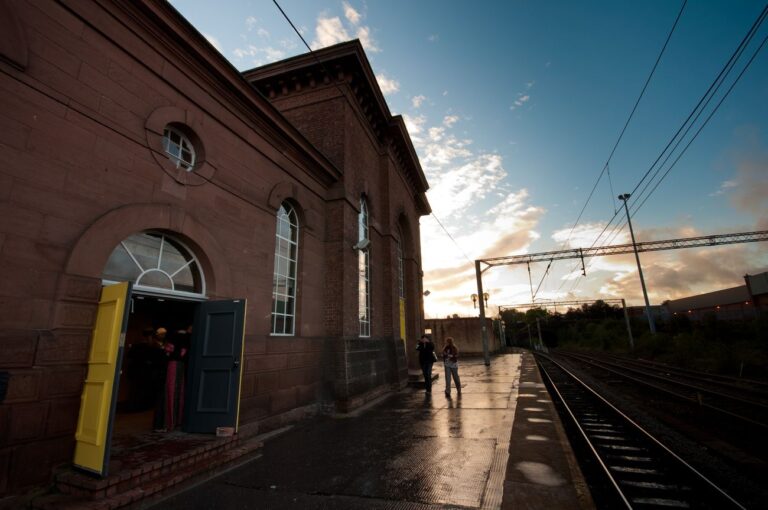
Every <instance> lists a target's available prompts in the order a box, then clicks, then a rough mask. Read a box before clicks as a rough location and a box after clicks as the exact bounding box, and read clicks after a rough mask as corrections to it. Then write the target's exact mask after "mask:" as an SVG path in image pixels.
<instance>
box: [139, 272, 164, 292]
mask: <svg viewBox="0 0 768 510" xmlns="http://www.w3.org/2000/svg"><path fill="white" fill-rule="evenodd" d="M136 284H137V285H143V286H144V287H156V288H158V289H169V290H171V289H173V284H172V283H171V279H170V277H169V276H168V275H167V274H165V273H163V272H161V271H157V270H155V271H149V272H147V273H144V275H143V276H141V278H139V280H138V281H137V282H136Z"/></svg>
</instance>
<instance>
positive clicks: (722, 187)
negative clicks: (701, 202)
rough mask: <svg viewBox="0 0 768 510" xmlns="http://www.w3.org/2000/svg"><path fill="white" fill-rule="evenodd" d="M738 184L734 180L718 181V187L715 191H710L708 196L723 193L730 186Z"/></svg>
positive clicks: (733, 186)
mask: <svg viewBox="0 0 768 510" xmlns="http://www.w3.org/2000/svg"><path fill="white" fill-rule="evenodd" d="M738 184H739V183H738V182H736V181H723V182H722V183H720V187H719V188H718V189H717V191H715V192H714V193H710V194H709V196H710V197H716V196H719V195H723V194H725V193H726V191H728V190H729V189H730V188H735V187H736V186H738Z"/></svg>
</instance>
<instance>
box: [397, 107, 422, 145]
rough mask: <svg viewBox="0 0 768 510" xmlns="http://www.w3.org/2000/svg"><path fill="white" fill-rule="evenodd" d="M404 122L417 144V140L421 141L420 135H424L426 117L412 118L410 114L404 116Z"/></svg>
mask: <svg viewBox="0 0 768 510" xmlns="http://www.w3.org/2000/svg"><path fill="white" fill-rule="evenodd" d="M403 121H404V122H405V127H406V128H408V134H409V135H411V140H412V141H414V143H416V142H415V141H416V140H420V138H419V135H420V134H421V133H422V131H423V126H424V123H425V122H426V121H427V119H426V117H424V116H423V115H419V116H417V117H411V116H410V115H408V114H403Z"/></svg>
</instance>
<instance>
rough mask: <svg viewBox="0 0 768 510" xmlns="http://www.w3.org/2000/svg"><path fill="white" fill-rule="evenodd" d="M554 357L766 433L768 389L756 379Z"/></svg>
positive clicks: (584, 357)
mask: <svg viewBox="0 0 768 510" xmlns="http://www.w3.org/2000/svg"><path fill="white" fill-rule="evenodd" d="M556 356H558V357H564V358H567V359H572V360H576V361H578V362H580V363H586V364H588V365H590V366H592V367H596V368H599V369H601V370H604V371H606V372H609V373H610V374H612V375H614V376H617V377H620V378H622V379H625V380H628V381H632V382H633V383H636V384H640V385H643V386H645V387H648V388H652V389H654V390H656V391H660V392H662V393H665V394H667V395H670V396H672V397H674V398H677V399H680V400H684V401H687V402H689V403H692V404H695V405H697V406H699V407H701V408H706V409H707V410H709V411H712V412H715V413H719V414H721V415H724V416H726V417H727V418H728V419H736V420H739V421H740V422H742V423H743V424H744V425H747V426H749V427H751V428H754V429H757V430H762V431H763V432H768V392H767V391H766V390H765V388H763V387H762V384H761V383H759V382H751V383H752V384H748V383H744V382H740V381H734V380H733V379H731V378H728V379H723V378H717V377H713V376H711V375H709V374H701V373H695V372H692V371H683V370H678V369H674V368H672V367H667V366H663V367H659V366H658V364H652V365H649V364H647V363H643V362H636V361H633V360H629V359H621V358H617V357H610V356H604V355H600V356H595V355H591V354H590V355H586V354H582V353H574V352H567V351H565V352H561V351H558V352H557V355H556Z"/></svg>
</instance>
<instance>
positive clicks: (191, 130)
mask: <svg viewBox="0 0 768 510" xmlns="http://www.w3.org/2000/svg"><path fill="white" fill-rule="evenodd" d="M200 120H201V119H200V118H199V115H198V116H196V115H193V114H192V113H191V112H189V111H187V110H184V109H181V108H178V107H175V106H162V107H160V108H157V109H155V110H154V111H153V112H152V113H151V114H150V115H149V117H147V120H146V122H145V124H144V134H145V136H146V140H147V148H148V149H149V151H150V153H151V154H152V157H153V159H154V160H155V162H156V163H157V164H158V166H159V167H160V169H161V170H162V171H163V172H164V173H165V174H166V175H167V176H168V177H169V178H171V179H173V181H175V182H176V183H178V184H181V185H183V186H202V185H203V184H206V183H207V182H208V181H210V180H211V179H212V178H213V176H214V174H215V173H216V167H215V166H214V165H213V164H211V162H210V160H211V154H210V153H209V151H208V147H206V144H205V143H204V142H203V139H204V138H205V137H206V129H205V127H204V126H203V125H202V123H201V122H200ZM167 127H171V128H173V129H175V130H176V131H178V132H180V133H181V134H183V135H184V136H185V137H186V138H187V139H188V140H189V141H190V142H191V144H192V146H193V147H194V150H195V165H194V168H193V170H192V171H187V170H185V169H184V168H182V167H178V168H177V167H176V164H175V162H174V161H172V160H171V159H170V158H169V156H168V154H167V153H166V151H165V147H164V145H163V139H164V133H165V129H166V128H167Z"/></svg>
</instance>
